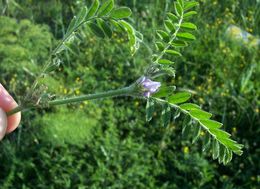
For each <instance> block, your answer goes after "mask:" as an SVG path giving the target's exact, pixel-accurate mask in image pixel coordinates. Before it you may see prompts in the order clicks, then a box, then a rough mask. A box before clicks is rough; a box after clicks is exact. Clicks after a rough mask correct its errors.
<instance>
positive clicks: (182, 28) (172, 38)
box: [146, 0, 243, 165]
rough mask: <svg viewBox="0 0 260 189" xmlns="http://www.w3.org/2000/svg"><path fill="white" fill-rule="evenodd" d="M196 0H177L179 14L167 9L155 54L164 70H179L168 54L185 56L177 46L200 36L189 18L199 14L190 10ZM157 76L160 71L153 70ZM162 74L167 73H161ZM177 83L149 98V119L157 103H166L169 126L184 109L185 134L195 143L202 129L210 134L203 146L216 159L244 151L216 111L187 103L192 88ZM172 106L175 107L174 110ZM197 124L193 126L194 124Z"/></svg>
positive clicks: (155, 61)
mask: <svg viewBox="0 0 260 189" xmlns="http://www.w3.org/2000/svg"><path fill="white" fill-rule="evenodd" d="M197 5H198V3H197V2H196V1H184V0H177V2H175V3H174V8H175V14H173V13H170V12H169V13H167V17H168V18H167V19H166V20H165V21H164V27H165V30H158V31H157V35H158V36H159V38H160V41H157V42H156V47H157V50H158V53H156V54H155V55H153V64H159V65H160V72H161V70H163V71H166V72H168V73H169V71H170V73H175V72H174V69H173V68H172V65H173V64H174V62H173V61H171V60H169V58H165V56H169V55H172V56H182V55H181V53H180V52H179V51H178V50H176V49H178V48H180V47H181V48H182V47H186V46H187V45H188V42H190V41H193V40H195V39H196V37H195V36H194V35H193V34H192V33H191V31H194V30H197V26H196V25H195V24H193V23H191V22H189V21H188V19H189V18H190V17H191V16H192V15H195V14H197V12H196V11H189V10H190V9H191V8H193V7H195V6H197ZM153 74H154V75H156V77H157V76H158V75H160V74H158V73H153ZM161 75H164V73H163V74H161ZM175 89H176V87H175V86H171V87H169V86H166V87H162V88H161V89H160V90H159V91H158V92H157V93H156V94H154V95H153V96H152V97H150V98H148V100H147V105H146V120H147V121H150V120H151V119H152V116H153V112H154V111H155V106H156V104H160V105H161V106H162V120H163V125H164V126H168V125H169V124H170V122H171V121H172V120H175V119H177V118H178V117H179V116H180V113H183V114H184V115H185V116H186V117H185V121H184V123H183V129H182V134H183V135H184V136H187V135H189V134H190V133H192V137H193V139H192V143H194V142H196V141H197V140H198V138H199V137H200V135H201V130H204V131H205V132H206V134H205V135H204V137H203V150H207V149H209V148H210V146H211V149H212V157H213V159H218V160H219V163H223V164H225V165H226V164H227V163H228V162H230V161H231V160H232V154H233V153H235V154H237V155H242V153H243V152H242V148H243V145H241V144H238V143H237V142H236V141H234V140H232V139H230V136H231V135H230V134H229V133H227V132H225V131H224V130H222V129H221V127H222V125H223V124H222V123H220V122H217V121H214V120H211V119H210V118H211V117H212V114H211V113H209V112H206V111H204V110H202V109H201V108H200V106H198V105H196V104H193V103H187V101H188V100H189V99H190V97H191V94H190V93H189V92H177V93H175V94H173V93H174V91H175ZM172 109H174V110H175V112H174V114H173V113H172ZM192 125H193V126H192Z"/></svg>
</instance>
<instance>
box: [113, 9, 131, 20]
mask: <svg viewBox="0 0 260 189" xmlns="http://www.w3.org/2000/svg"><path fill="white" fill-rule="evenodd" d="M131 14H132V11H131V9H129V8H128V7H120V8H117V9H114V10H112V11H111V13H110V17H112V18H114V19H122V18H127V17H129V16H131Z"/></svg>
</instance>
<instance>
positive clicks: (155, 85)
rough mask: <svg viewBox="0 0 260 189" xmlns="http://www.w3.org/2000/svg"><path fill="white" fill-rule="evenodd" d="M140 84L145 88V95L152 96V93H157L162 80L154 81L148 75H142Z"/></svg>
mask: <svg viewBox="0 0 260 189" xmlns="http://www.w3.org/2000/svg"><path fill="white" fill-rule="evenodd" d="M140 84H141V86H142V88H143V90H144V93H143V94H144V96H145V97H148V98H149V97H150V95H151V94H153V93H156V92H157V91H158V89H159V88H160V86H161V83H160V82H156V81H152V80H150V79H148V78H146V77H142V78H141V81H140Z"/></svg>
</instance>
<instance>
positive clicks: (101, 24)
mask: <svg viewBox="0 0 260 189" xmlns="http://www.w3.org/2000/svg"><path fill="white" fill-rule="evenodd" d="M97 23H98V25H99V27H100V28H102V30H103V31H104V33H105V34H106V36H107V37H108V38H111V37H112V34H113V32H112V30H111V28H110V27H109V26H108V25H107V23H106V22H105V21H104V20H102V19H97Z"/></svg>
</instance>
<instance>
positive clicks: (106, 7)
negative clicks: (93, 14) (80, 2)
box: [97, 0, 114, 16]
mask: <svg viewBox="0 0 260 189" xmlns="http://www.w3.org/2000/svg"><path fill="white" fill-rule="evenodd" d="M113 7H114V0H107V1H105V2H104V3H103V5H102V6H101V7H100V8H99V10H98V13H97V14H98V16H104V15H106V14H108V13H110V11H111V10H112V9H113Z"/></svg>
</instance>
